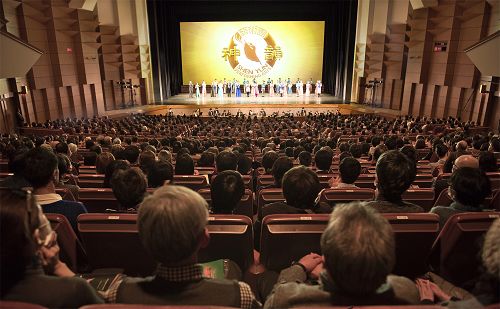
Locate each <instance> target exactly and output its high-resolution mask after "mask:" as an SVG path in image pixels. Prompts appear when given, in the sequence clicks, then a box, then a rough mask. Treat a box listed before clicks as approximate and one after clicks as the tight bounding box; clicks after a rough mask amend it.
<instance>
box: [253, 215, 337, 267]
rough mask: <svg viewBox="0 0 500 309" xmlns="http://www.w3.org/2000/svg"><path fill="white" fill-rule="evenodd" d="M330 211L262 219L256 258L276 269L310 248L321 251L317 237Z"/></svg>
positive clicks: (285, 265) (304, 253) (296, 259)
mask: <svg viewBox="0 0 500 309" xmlns="http://www.w3.org/2000/svg"><path fill="white" fill-rule="evenodd" d="M329 218H330V215H323V214H321V215H319V214H311V215H309V214H307V215H269V216H266V217H265V218H264V220H263V222H262V233H261V238H260V250H261V251H260V262H261V263H262V264H263V265H264V266H265V267H266V268H267V269H269V270H274V271H280V270H282V269H284V268H287V267H288V266H290V265H291V263H292V262H293V261H298V260H299V259H300V258H302V257H303V256H304V255H306V254H309V253H311V252H315V253H318V254H321V248H320V238H321V234H323V230H324V229H325V228H326V225H327V224H328V220H329Z"/></svg>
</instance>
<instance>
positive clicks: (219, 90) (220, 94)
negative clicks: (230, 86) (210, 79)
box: [217, 82, 224, 98]
mask: <svg viewBox="0 0 500 309" xmlns="http://www.w3.org/2000/svg"><path fill="white" fill-rule="evenodd" d="M217 88H218V95H219V98H223V97H224V84H223V83H222V82H219V85H217Z"/></svg>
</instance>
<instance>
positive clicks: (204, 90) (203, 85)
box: [201, 80, 207, 97]
mask: <svg viewBox="0 0 500 309" xmlns="http://www.w3.org/2000/svg"><path fill="white" fill-rule="evenodd" d="M201 95H202V96H203V97H205V96H206V95H207V83H205V80H203V81H202V82H201Z"/></svg>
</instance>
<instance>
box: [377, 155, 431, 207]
mask: <svg viewBox="0 0 500 309" xmlns="http://www.w3.org/2000/svg"><path fill="white" fill-rule="evenodd" d="M376 169H377V171H376V172H377V178H376V182H377V186H376V187H377V191H376V196H375V200H374V201H371V202H368V203H367V205H368V206H370V207H373V208H375V209H377V210H378V211H380V212H388V213H391V212H392V213H398V212H424V209H423V208H422V207H420V206H418V205H414V204H411V203H407V202H404V201H403V199H402V197H401V195H402V194H403V193H404V192H405V191H406V190H408V188H409V187H410V185H411V184H412V182H413V181H414V180H415V177H416V174H417V172H416V166H415V164H414V162H413V161H411V160H410V159H408V157H407V156H406V155H404V154H402V153H401V152H399V151H397V150H389V151H387V152H384V153H383V154H382V156H381V157H380V158H379V159H378V161H377V168H376Z"/></svg>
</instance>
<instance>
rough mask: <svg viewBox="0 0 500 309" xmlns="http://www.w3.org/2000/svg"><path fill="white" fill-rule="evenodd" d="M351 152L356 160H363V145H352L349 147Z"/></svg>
mask: <svg viewBox="0 0 500 309" xmlns="http://www.w3.org/2000/svg"><path fill="white" fill-rule="evenodd" d="M349 152H350V153H351V154H352V156H353V157H354V158H357V159H359V158H361V156H362V155H363V149H362V148H361V144H352V145H351V146H350V147H349Z"/></svg>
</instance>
